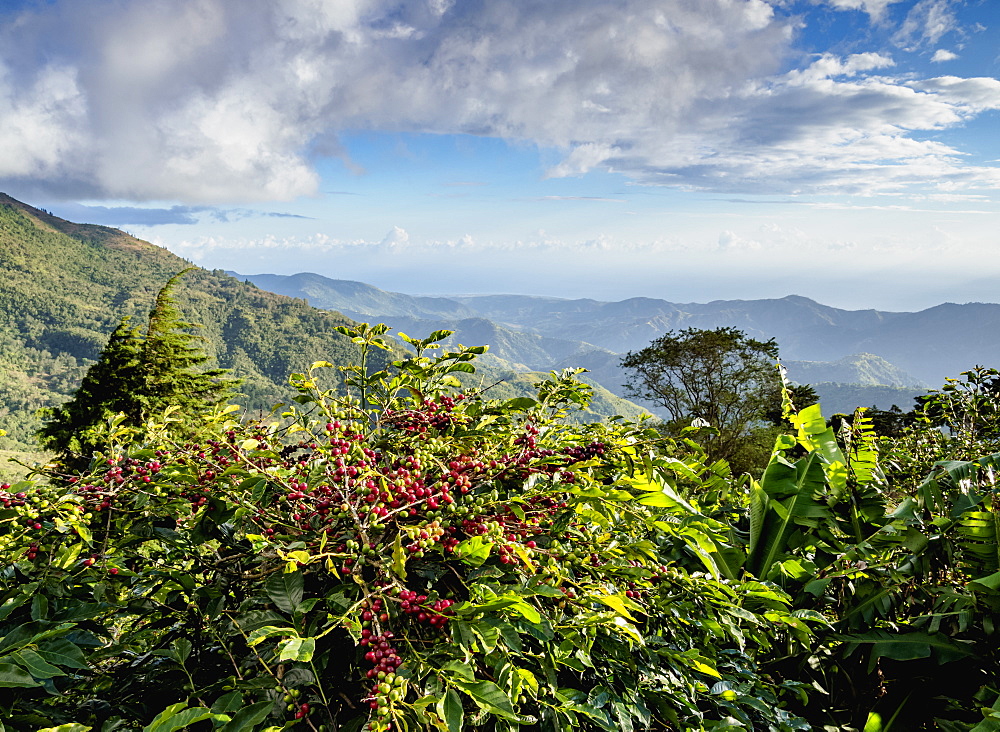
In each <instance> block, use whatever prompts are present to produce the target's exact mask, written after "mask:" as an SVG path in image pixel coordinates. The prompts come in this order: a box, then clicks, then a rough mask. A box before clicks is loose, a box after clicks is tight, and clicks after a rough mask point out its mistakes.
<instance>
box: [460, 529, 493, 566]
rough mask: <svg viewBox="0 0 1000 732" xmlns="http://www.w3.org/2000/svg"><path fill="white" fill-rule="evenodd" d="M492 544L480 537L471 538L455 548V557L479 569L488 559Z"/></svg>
mask: <svg viewBox="0 0 1000 732" xmlns="http://www.w3.org/2000/svg"><path fill="white" fill-rule="evenodd" d="M492 549H493V542H491V541H486V540H485V539H483V537H481V536H473V537H471V538H469V539H466V540H465V541H463V542H462V543H460V544H459V545H458V546H456V547H455V556H456V557H458V558H459V559H461V560H462V561H463V562H465V563H466V564H471V565H472V566H473V567H479V566H480V565H482V564H483V562H485V561H486V560H487V559H489V558H490V550H492Z"/></svg>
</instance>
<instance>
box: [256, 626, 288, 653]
mask: <svg viewBox="0 0 1000 732" xmlns="http://www.w3.org/2000/svg"><path fill="white" fill-rule="evenodd" d="M274 635H280V636H295V637H298V633H297V632H296V631H295V629H294V628H282V627H277V626H274V625H265V626H264V627H263V628H257V630H255V631H254V632H252V633H251V634H250V637H249V638H247V645H248V646H250V647H251V648H252V647H253V646H255V645H257V644H258V643H260V642H261V641H263V640H264V639H265V638H270V637H271V636H274Z"/></svg>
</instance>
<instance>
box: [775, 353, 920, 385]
mask: <svg viewBox="0 0 1000 732" xmlns="http://www.w3.org/2000/svg"><path fill="white" fill-rule="evenodd" d="M782 363H783V365H784V367H785V369H786V370H787V371H788V378H789V379H791V380H792V381H794V382H796V383H798V384H818V383H823V382H837V383H841V384H855V385H857V386H892V387H922V388H926V387H927V386H928V385H927V384H926V383H924V382H922V381H920V379H918V378H916V377H915V376H911V375H910V374H908V373H906V372H905V371H903V370H902V369H900V368H898V367H896V366H893V365H892V364H891V363H889V362H888V361H886V360H885V359H884V358H882V357H881V356H876V355H874V354H872V353H856V354H853V355H851V356H844V358H842V359H839V360H838V361H783V362H782Z"/></svg>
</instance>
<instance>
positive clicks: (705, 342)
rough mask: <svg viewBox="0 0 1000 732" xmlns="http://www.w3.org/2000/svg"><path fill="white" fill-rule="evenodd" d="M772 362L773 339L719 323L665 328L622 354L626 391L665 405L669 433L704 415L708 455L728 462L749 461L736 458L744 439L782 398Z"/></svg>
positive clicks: (759, 427)
mask: <svg viewBox="0 0 1000 732" xmlns="http://www.w3.org/2000/svg"><path fill="white" fill-rule="evenodd" d="M777 361H778V344H777V343H776V342H775V340H774V339H773V338H771V339H770V340H766V341H759V340H755V339H753V338H749V337H747V335H746V333H744V332H743V331H741V330H739V329H737V328H731V327H724V328H716V329H715V330H702V329H699V328H687V329H685V330H681V331H668V332H667V333H664V334H663V335H662V336H660V337H659V338H657V339H656V340H654V341H653V342H652V343H650V344H649V345H648V346H646V347H645V348H643V349H641V350H639V351H630V352H629V353H627V354H626V355H625V356H624V357H623V358H622V361H621V365H622V367H623V368H625V369H627V370H629V371H631V373H630V374H629V377H628V382H627V383H626V384H625V389H626V391H627V393H628V395H629V396H631V397H636V398H639V399H643V400H646V401H648V402H652V403H653V404H656V405H657V406H659V407H662V408H663V409H664V410H666V413H667V420H666V422H665V425H664V427H665V430H666V431H667V432H668V433H670V434H672V435H678V434H680V432H681V430H682V429H684V428H685V427H689V426H691V424H692V422H693V421H695V420H696V419H697V420H703V421H704V422H705V423H707V424H708V426H709V427H711V428H713V430H714V431H715V434H714V435H713V436H711V437H710V438H709V439H708V440H707V441H706V444H705V448H706V450H707V452H708V454H709V456H710V457H711V458H713V459H719V458H724V459H726V460H729V461H730V462H732V463H734V468H735V467H737V466H740V467H742V466H744V465H745V464H746V463H747V462H748V461H747V460H741V459H740V458H739V456H740V454H741V453H745V452H746V450H747V443H748V439H749V440H750V441H751V442H752V439H750V438H752V436H754V435H755V433H756V434H759V433H760V432H761V430H762V429H765V428H767V426H768V425H769V423H770V422H771V420H770V413H771V412H773V410H774V407H775V405H780V404H781V376H780V374H779V373H778V370H777V368H776V363H777ZM810 391H811V390H810ZM770 441H771V440H767V442H770ZM749 462H753V460H752V459H751V460H750V461H749Z"/></svg>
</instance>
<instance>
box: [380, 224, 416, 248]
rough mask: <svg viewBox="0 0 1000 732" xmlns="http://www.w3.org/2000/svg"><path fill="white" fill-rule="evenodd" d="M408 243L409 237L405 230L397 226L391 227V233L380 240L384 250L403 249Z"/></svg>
mask: <svg viewBox="0 0 1000 732" xmlns="http://www.w3.org/2000/svg"><path fill="white" fill-rule="evenodd" d="M409 243H410V235H409V234H408V233H407V232H406V230H405V229H401V228H399V227H398V226H393V227H392V231H390V232H389V233H388V234H386V235H385V237H384V238H383V239H382V243H381V246H382V247H384V248H386V249H392V248H395V247H405V246H406V245H407V244H409Z"/></svg>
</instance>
